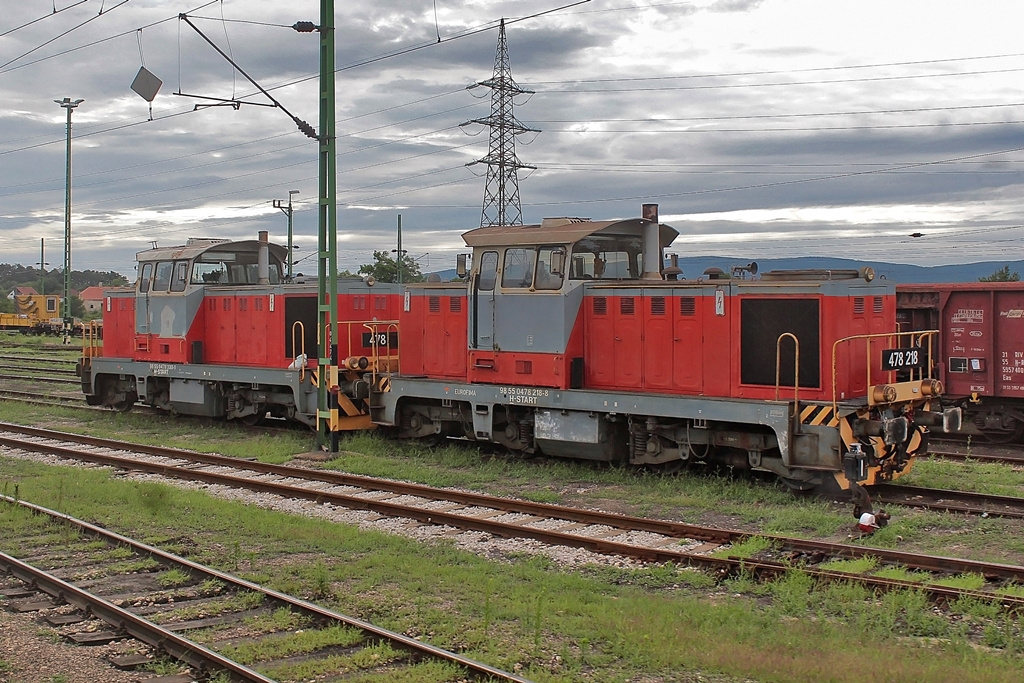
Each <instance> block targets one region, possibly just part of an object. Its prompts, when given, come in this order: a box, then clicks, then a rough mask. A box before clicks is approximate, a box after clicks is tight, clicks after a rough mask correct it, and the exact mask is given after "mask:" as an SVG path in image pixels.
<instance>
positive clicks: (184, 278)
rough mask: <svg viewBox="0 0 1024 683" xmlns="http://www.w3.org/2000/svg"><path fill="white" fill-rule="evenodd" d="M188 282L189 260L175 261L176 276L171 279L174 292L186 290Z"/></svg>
mask: <svg viewBox="0 0 1024 683" xmlns="http://www.w3.org/2000/svg"><path fill="white" fill-rule="evenodd" d="M186 284H188V261H175V262H174V278H173V279H172V280H171V291H172V292H184V291H185V285H186Z"/></svg>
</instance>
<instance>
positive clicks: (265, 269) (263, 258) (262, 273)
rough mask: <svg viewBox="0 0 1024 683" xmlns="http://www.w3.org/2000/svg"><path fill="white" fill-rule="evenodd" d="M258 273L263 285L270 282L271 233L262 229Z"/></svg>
mask: <svg viewBox="0 0 1024 683" xmlns="http://www.w3.org/2000/svg"><path fill="white" fill-rule="evenodd" d="M256 263H257V266H256V268H257V271H256V275H257V277H258V278H259V283H260V284H261V285H269V284H270V233H268V232H267V231H266V230H260V251H259V255H258V256H257V262H256Z"/></svg>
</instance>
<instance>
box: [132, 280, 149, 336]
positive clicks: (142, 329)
mask: <svg viewBox="0 0 1024 683" xmlns="http://www.w3.org/2000/svg"><path fill="white" fill-rule="evenodd" d="M152 278H153V264H152V263H143V264H142V274H141V275H139V293H138V294H137V295H136V296H135V333H136V334H149V290H150V281H151V280H152Z"/></svg>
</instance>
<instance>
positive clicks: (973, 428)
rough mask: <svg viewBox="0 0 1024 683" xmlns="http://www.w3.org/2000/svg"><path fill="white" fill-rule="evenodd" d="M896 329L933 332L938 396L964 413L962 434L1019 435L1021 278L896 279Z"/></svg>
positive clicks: (1023, 423)
mask: <svg viewBox="0 0 1024 683" xmlns="http://www.w3.org/2000/svg"><path fill="white" fill-rule="evenodd" d="M896 300H897V320H898V322H899V323H900V325H901V328H902V329H905V330H922V329H934V330H939V331H940V332H939V334H938V335H937V336H935V337H934V338H933V339H932V340H931V343H930V344H929V345H928V346H927V349H926V350H927V351H928V353H929V354H930V361H931V363H932V364H933V365H934V367H935V374H936V376H937V377H940V378H941V379H942V381H943V384H944V385H945V387H946V394H945V396H944V397H943V400H944V401H945V402H946V403H948V404H950V405H957V406H959V407H961V408H962V409H963V411H964V428H963V431H964V433H967V434H978V435H983V436H985V437H986V438H988V439H989V440H991V441H996V442H1011V441H1019V440H1020V438H1021V436H1022V435H1024V283H1022V282H968V283H956V284H928V285H899V286H898V287H897V288H896Z"/></svg>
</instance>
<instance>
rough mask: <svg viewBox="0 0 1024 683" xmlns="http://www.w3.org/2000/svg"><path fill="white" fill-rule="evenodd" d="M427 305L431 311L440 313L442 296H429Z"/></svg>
mask: <svg viewBox="0 0 1024 683" xmlns="http://www.w3.org/2000/svg"><path fill="white" fill-rule="evenodd" d="M427 305H428V307H429V308H430V312H431V313H440V312H441V297H439V296H431V297H427Z"/></svg>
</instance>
